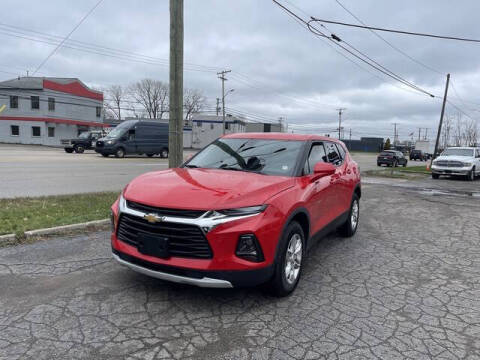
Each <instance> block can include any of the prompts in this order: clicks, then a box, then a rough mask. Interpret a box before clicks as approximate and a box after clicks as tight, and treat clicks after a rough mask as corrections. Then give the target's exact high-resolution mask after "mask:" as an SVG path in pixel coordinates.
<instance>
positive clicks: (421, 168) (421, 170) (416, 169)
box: [395, 165, 432, 175]
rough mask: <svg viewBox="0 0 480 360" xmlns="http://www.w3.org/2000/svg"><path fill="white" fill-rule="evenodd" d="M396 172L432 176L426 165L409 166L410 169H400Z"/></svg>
mask: <svg viewBox="0 0 480 360" xmlns="http://www.w3.org/2000/svg"><path fill="white" fill-rule="evenodd" d="M395 171H401V172H406V173H417V174H426V175H430V174H431V173H432V172H431V171H430V170H427V167H426V166H425V165H417V166H408V167H405V168H404V167H399V168H396V169H395Z"/></svg>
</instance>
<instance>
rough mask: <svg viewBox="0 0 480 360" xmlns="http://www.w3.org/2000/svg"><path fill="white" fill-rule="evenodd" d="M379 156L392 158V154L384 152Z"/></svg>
mask: <svg viewBox="0 0 480 360" xmlns="http://www.w3.org/2000/svg"><path fill="white" fill-rule="evenodd" d="M380 155H381V156H392V155H393V153H391V152H386V151H384V152H382V153H380Z"/></svg>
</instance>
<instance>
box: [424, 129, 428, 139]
mask: <svg viewBox="0 0 480 360" xmlns="http://www.w3.org/2000/svg"><path fill="white" fill-rule="evenodd" d="M428 129H429V128H425V137H424V138H423V139H424V140H427V138H428V137H427V134H428Z"/></svg>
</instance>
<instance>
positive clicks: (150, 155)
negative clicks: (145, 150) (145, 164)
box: [147, 154, 155, 157]
mask: <svg viewBox="0 0 480 360" xmlns="http://www.w3.org/2000/svg"><path fill="white" fill-rule="evenodd" d="M153 155H155V154H147V156H148V157H152V156H153Z"/></svg>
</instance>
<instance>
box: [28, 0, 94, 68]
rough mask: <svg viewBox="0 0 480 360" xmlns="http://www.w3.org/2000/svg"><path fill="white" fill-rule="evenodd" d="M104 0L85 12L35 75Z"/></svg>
mask: <svg viewBox="0 0 480 360" xmlns="http://www.w3.org/2000/svg"><path fill="white" fill-rule="evenodd" d="M102 1H103V0H98V2H97V3H96V4H95V6H94V7H93V8H91V9H90V11H89V12H87V13H86V14H85V16H84V17H83V18H82V19H81V20H80V21H79V22H78V24H77V25H75V27H74V28H73V29H72V31H70V32H69V33H68V34H67V36H65V38H64V39H63V40H62V41H61V42H60V43H59V44H58V45H57V47H56V48H55V49H53V51H52V52H50V54H48V56H47V57H46V58H45V60H43V61H42V62H41V63H40V65H38V67H37V68H36V69H35V71H34V72H33V75H35V73H36V72H37V71H38V70H40V68H41V67H42V66H43V65H44V64H45V63H46V62H47V61H48V59H50V58H51V57H52V56H53V55H54V54H55V53H56V52H57V50H58V49H59V48H60V47H61V46H62V45H63V43H64V42H65V41H66V40H67V39H68V38H69V37H70V35H72V34H73V32H74V31H75V30H77V29H78V27H79V26H80V25H82V23H83V22H84V21H85V19H86V18H87V17H88V16H89V15H90V14H91V13H92V12H93V10H95V9H96V8H97V7H98V5H100V3H101V2H102Z"/></svg>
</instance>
